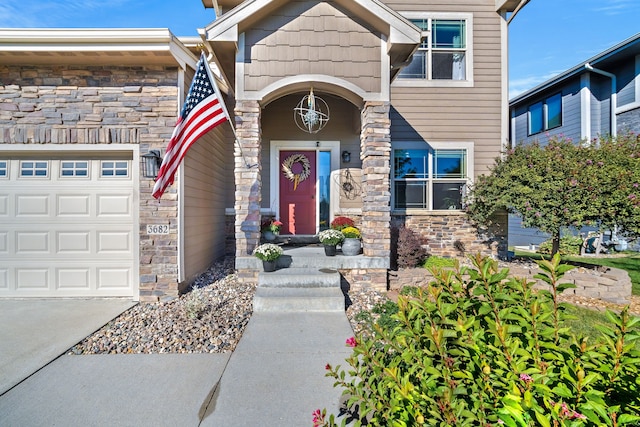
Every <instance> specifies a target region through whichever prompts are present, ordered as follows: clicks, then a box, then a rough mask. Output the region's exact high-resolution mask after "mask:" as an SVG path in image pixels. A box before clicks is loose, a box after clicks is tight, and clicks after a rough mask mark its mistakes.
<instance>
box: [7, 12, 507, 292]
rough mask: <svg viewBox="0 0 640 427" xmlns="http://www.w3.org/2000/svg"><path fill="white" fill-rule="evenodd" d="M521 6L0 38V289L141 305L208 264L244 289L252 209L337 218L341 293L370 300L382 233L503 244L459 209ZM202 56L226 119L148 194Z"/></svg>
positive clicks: (498, 124) (317, 224)
mask: <svg viewBox="0 0 640 427" xmlns="http://www.w3.org/2000/svg"><path fill="white" fill-rule="evenodd" d="M518 3H519V2H518V1H515V0H508V1H496V0H473V1H472V0H463V1H459V2H455V3H451V2H444V1H415V0H413V1H412V0H398V1H384V2H383V1H379V0H334V1H318V0H312V1H306V0H303V1H287V0H247V1H244V2H240V1H239V0H220V1H215V0H203V4H204V5H205V7H209V8H215V11H216V16H217V17H218V18H217V19H216V20H215V21H214V22H212V23H210V24H209V25H207V26H205V27H204V28H202V29H200V30H199V35H200V37H193V38H177V37H175V36H173V35H172V34H171V33H170V32H169V31H168V30H115V29H112V30H92V29H87V30H62V29H57V30H27V29H24V30H9V29H5V30H0V81H1V83H0V183H2V185H1V187H0V217H2V221H1V222H0V223H1V225H0V251H2V252H3V254H4V255H3V257H2V259H0V296H78V295H81V296H82V295H91V296H96V295H97V296H100V295H105V296H107V295H121V296H125V295H126V296H131V297H133V298H135V299H141V300H149V301H151V300H157V299H162V298H165V297H172V296H175V295H177V293H178V292H179V291H180V290H181V289H183V288H184V287H185V286H186V285H188V283H189V282H190V280H192V279H193V278H194V277H195V276H196V275H197V274H198V273H200V272H202V271H203V270H205V269H206V268H207V266H208V265H210V264H211V262H212V261H213V260H215V259H217V258H220V257H222V256H224V255H225V254H231V255H234V256H235V259H236V267H237V269H238V274H239V277H240V279H241V280H248V281H251V280H256V277H257V274H258V269H257V267H256V264H255V262H253V261H255V258H253V257H252V256H251V253H252V251H253V249H254V248H255V247H256V246H257V245H258V244H259V242H260V239H261V233H260V224H261V221H262V220H263V219H264V218H265V217H275V218H278V219H280V220H281V221H282V222H283V223H284V225H283V229H282V231H281V233H282V235H284V236H286V235H295V236H313V235H315V234H316V233H318V232H319V231H320V230H322V229H323V228H326V227H327V225H328V224H329V223H330V222H331V220H332V219H333V218H335V217H336V216H340V215H342V216H349V217H351V218H353V219H354V220H355V221H356V223H357V225H358V227H359V228H360V230H361V232H362V247H363V253H362V255H361V256H358V257H354V259H357V262H354V263H353V264H348V263H346V262H345V264H344V265H343V266H342V268H341V269H340V272H341V273H342V275H343V277H344V279H345V280H347V281H348V282H349V283H350V285H351V286H373V287H376V288H378V289H381V290H384V289H386V286H387V283H388V270H389V268H390V253H391V228H392V227H394V226H398V225H406V226H407V227H410V228H411V229H413V230H414V231H416V232H417V233H420V234H421V235H422V236H424V237H425V238H426V239H427V244H428V249H429V251H430V252H431V253H432V254H439V255H447V256H458V255H461V254H462V253H472V252H482V253H484V254H488V255H493V256H497V255H498V252H499V251H502V252H504V251H506V234H505V228H506V217H505V219H504V223H505V227H502V229H499V230H489V231H487V230H478V229H477V228H475V227H474V225H473V224H471V223H470V222H469V221H468V220H467V218H466V216H465V214H464V212H463V210H462V208H463V205H462V203H463V195H464V191H465V188H466V186H467V185H469V184H470V183H471V182H472V181H473V179H474V177H475V176H477V175H478V174H481V173H486V172H487V171H488V168H489V166H490V165H491V164H492V163H493V160H494V159H495V158H496V157H497V156H499V155H500V153H501V151H502V150H503V148H504V145H505V144H506V142H507V140H508V116H507V107H508V97H507V24H506V18H507V15H508V14H509V13H510V12H512V11H513V10H514V9H515V8H516V6H517V5H518ZM200 51H204V52H206V54H207V58H208V62H209V63H210V65H211V67H212V68H213V70H214V71H215V73H216V74H217V78H218V85H219V87H220V90H221V91H222V92H223V94H224V100H225V102H226V104H227V108H228V110H229V113H230V116H231V122H230V123H225V124H223V125H220V126H218V127H216V128H215V129H214V130H212V131H211V132H209V133H208V134H207V135H205V136H204V137H203V138H201V139H200V140H199V141H198V142H197V143H196V144H194V146H193V147H192V148H191V149H190V151H189V152H188V153H187V156H186V158H185V160H184V162H183V164H182V165H181V167H180V169H179V172H178V174H177V179H176V182H175V183H174V184H173V185H172V186H171V187H169V188H168V190H167V192H166V193H165V194H164V196H163V197H162V198H161V199H160V200H155V199H154V198H153V197H152V196H151V188H152V187H153V182H154V181H153V176H147V174H144V173H143V170H144V168H143V159H145V158H146V157H148V156H149V155H150V154H151V153H152V152H153V151H156V150H157V151H160V152H161V153H163V152H164V150H165V149H166V146H167V142H168V141H169V139H170V136H171V132H172V127H173V126H174V125H175V118H176V117H177V114H178V111H179V109H180V106H181V105H182V103H183V102H184V99H185V94H186V92H187V90H188V88H189V84H190V82H191V80H192V77H193V75H194V67H195V64H196V62H197V60H198V56H199V55H200ZM311 99H313V102H311V103H310V100H311ZM320 127H321V129H320ZM345 258H346V257H345Z"/></svg>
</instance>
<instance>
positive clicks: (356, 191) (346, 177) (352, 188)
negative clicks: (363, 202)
mask: <svg viewBox="0 0 640 427" xmlns="http://www.w3.org/2000/svg"><path fill="white" fill-rule="evenodd" d="M335 179H336V180H337V182H338V186H339V187H340V192H341V193H342V195H343V196H344V197H345V199H347V200H355V199H356V198H357V197H358V196H360V194H362V186H361V185H360V183H358V181H356V180H355V179H354V178H353V175H351V172H350V171H349V169H344V170H343V171H340V174H338V175H337V176H336V178H335Z"/></svg>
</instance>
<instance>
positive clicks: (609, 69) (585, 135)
mask: <svg viewBox="0 0 640 427" xmlns="http://www.w3.org/2000/svg"><path fill="white" fill-rule="evenodd" d="M612 105H613V108H612ZM509 112H510V116H511V132H510V133H511V137H510V140H511V144H526V143H528V142H532V141H539V142H540V143H541V144H544V143H546V142H547V141H548V140H549V138H552V137H565V138H570V139H572V140H574V141H576V142H579V141H582V140H591V139H593V138H598V137H599V136H605V135H614V136H615V135H616V134H618V133H619V132H625V131H633V132H640V33H638V34H636V35H635V36H633V37H631V38H629V39H627V40H625V41H623V42H621V43H619V44H617V45H615V46H613V47H612V48H610V49H607V50H605V51H604V52H601V53H599V54H598V55H596V56H594V57H593V58H590V59H588V60H586V61H584V62H582V63H580V64H578V65H576V66H575V67H573V68H571V69H569V70H567V71H565V72H563V73H561V74H559V75H558V76H556V77H554V78H553V79H551V80H548V81H546V82H544V83H542V84H541V85H539V86H536V87H535V88H533V89H531V90H529V91H527V92H525V93H523V94H520V95H518V96H516V97H515V98H513V99H511V101H510V102H509ZM547 238H548V236H547V235H545V234H544V233H541V232H540V231H539V230H537V229H531V228H522V227H521V221H520V218H519V217H517V216H515V215H510V216H509V246H512V245H530V244H539V243H541V242H542V241H544V240H546V239H547Z"/></svg>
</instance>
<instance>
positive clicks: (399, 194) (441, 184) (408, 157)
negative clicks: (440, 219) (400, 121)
mask: <svg viewBox="0 0 640 427" xmlns="http://www.w3.org/2000/svg"><path fill="white" fill-rule="evenodd" d="M420 145H422V147H420ZM420 145H418V146H416V143H406V144H394V150H393V207H394V209H399V210H404V209H426V210H460V209H462V207H463V197H464V194H465V188H466V185H467V184H468V182H469V179H470V176H471V173H472V171H471V166H470V165H469V159H470V158H471V156H472V155H473V153H471V151H472V147H473V144H471V143H462V144H453V143H451V144H440V145H439V146H440V147H443V148H434V147H428V146H427V147H425V146H424V145H423V144H420Z"/></svg>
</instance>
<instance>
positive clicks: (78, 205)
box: [56, 194, 91, 217]
mask: <svg viewBox="0 0 640 427" xmlns="http://www.w3.org/2000/svg"><path fill="white" fill-rule="evenodd" d="M90 206H91V195H89V194H62V195H61V194H59V195H58V198H57V203H56V207H57V209H56V214H57V215H58V216H63V217H68V216H80V217H88V216H89V215H90V214H91V210H90Z"/></svg>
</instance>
